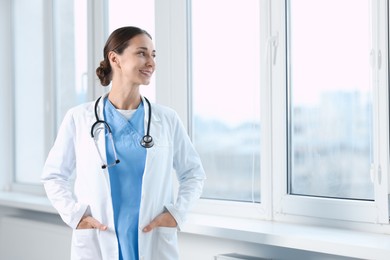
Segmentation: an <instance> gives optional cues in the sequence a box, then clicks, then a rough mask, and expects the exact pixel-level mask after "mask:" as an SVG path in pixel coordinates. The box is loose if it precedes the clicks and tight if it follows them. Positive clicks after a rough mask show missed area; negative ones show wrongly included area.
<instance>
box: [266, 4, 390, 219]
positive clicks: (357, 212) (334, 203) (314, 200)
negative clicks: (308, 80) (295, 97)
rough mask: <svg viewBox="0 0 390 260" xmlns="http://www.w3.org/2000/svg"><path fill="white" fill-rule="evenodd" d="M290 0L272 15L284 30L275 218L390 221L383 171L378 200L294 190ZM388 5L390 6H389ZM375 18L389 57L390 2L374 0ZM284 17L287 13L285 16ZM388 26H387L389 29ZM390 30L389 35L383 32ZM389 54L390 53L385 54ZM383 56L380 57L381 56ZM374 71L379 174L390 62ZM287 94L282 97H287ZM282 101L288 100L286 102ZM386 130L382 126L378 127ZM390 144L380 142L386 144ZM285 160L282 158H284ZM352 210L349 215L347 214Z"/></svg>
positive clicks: (276, 70) (384, 153)
mask: <svg viewBox="0 0 390 260" xmlns="http://www.w3.org/2000/svg"><path fill="white" fill-rule="evenodd" d="M287 2H288V0H286V1H275V2H272V4H273V5H275V8H272V11H273V13H272V15H273V16H274V17H275V19H272V27H273V30H274V33H278V32H279V33H278V35H279V36H280V39H279V45H280V46H279V48H278V55H279V56H278V57H277V62H276V64H275V65H274V66H273V71H272V72H273V75H272V78H273V83H275V84H273V86H272V90H273V95H272V96H273V100H272V104H273V105H272V106H273V111H274V112H275V113H274V114H273V129H274V131H273V133H275V135H274V136H273V137H272V138H273V147H274V148H273V151H274V158H280V160H278V161H276V160H274V161H273V170H274V174H273V175H274V177H275V179H274V186H273V197H274V201H273V203H274V204H273V206H274V218H275V219H276V220H289V219H291V217H294V218H296V217H297V216H302V217H314V218H319V219H328V220H341V221H357V222H368V223H384V224H388V223H389V212H388V196H387V194H388V184H387V183H388V176H387V174H382V182H381V183H380V182H378V181H377V180H378V178H376V181H375V182H374V184H375V185H374V186H375V188H374V189H375V200H374V201H357V200H348V199H331V198H318V197H309V196H300V195H290V194H288V188H287V187H288V177H287V172H288V168H287V167H288V163H287V160H288V155H287V151H288V150H287V149H288V140H287V134H288V132H287V127H288V123H289V122H288V115H287V109H288V103H287V95H288V82H287V70H288V64H287V44H286V40H287V39H286V35H287V31H286V28H287V26H288V24H287V8H288V7H287V5H288V4H287ZM384 7H386V8H384ZM373 12H376V14H377V15H376V16H375V13H374V14H373V17H377V19H376V20H375V21H374V22H373V25H372V26H373V29H374V31H373V34H374V37H375V39H374V42H375V44H376V45H375V46H376V48H375V50H374V52H375V53H378V50H382V57H388V54H387V48H386V44H385V42H386V40H387V37H388V35H387V34H388V33H387V32H388V29H387V19H388V18H387V1H384V0H383V1H382V0H381V1H373ZM280 17H283V18H282V19H280ZM383 27H385V28H383ZM383 31H385V32H386V33H385V35H382V34H380V33H379V32H383ZM385 55H386V56H385ZM375 60H377V59H375ZM373 71H374V72H375V74H376V79H375V84H374V92H375V93H374V96H375V97H374V106H375V107H376V109H374V110H375V111H374V118H375V119H374V121H375V122H374V125H375V127H374V131H373V132H374V140H375V141H374V151H375V152H374V157H375V159H374V164H375V169H376V171H375V174H378V167H381V168H382V169H381V171H382V173H388V164H389V163H388V162H389V161H388V158H389V150H388V144H389V136H388V131H389V127H388V123H389V119H388V118H389V113H388V90H387V88H385V87H380V86H381V84H382V85H383V86H387V82H388V79H387V77H388V75H387V63H386V62H382V64H381V69H378V66H373ZM281 97H282V98H281ZM281 100H282V102H281ZM281 103H283V104H282V105H281ZM378 129H380V131H378ZM381 143H382V144H383V143H384V144H387V145H380V144H381ZM280 161H281V162H282V163H280ZM344 212H347V213H348V214H344Z"/></svg>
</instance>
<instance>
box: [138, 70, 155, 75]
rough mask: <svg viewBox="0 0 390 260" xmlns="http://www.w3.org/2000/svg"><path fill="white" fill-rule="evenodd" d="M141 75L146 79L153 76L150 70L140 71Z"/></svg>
mask: <svg viewBox="0 0 390 260" xmlns="http://www.w3.org/2000/svg"><path fill="white" fill-rule="evenodd" d="M140 72H141V74H142V75H144V76H146V77H151V76H152V74H153V71H152V70H140Z"/></svg>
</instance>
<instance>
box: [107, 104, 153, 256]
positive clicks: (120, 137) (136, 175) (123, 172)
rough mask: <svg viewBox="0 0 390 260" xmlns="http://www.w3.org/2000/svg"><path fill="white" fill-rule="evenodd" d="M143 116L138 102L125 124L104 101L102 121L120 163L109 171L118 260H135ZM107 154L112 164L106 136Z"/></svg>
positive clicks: (144, 155)
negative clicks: (106, 124)
mask: <svg viewBox="0 0 390 260" xmlns="http://www.w3.org/2000/svg"><path fill="white" fill-rule="evenodd" d="M144 114H145V111H144V105H143V103H142V102H141V103H140V105H139V107H138V108H137V110H136V111H135V113H134V114H133V115H132V117H131V118H130V119H129V120H127V119H126V118H125V117H124V116H123V115H122V114H120V112H118V111H117V110H116V109H115V107H114V106H113V105H112V104H111V102H110V101H109V100H108V98H106V99H105V100H104V118H105V121H106V122H107V123H108V125H109V126H110V128H111V131H112V135H113V139H114V145H115V150H116V153H117V156H118V159H119V160H120V163H119V164H116V165H115V166H113V167H109V168H108V172H109V175H110V184H111V197H112V204H113V207H114V221H115V231H116V235H117V238H118V246H119V259H120V260H122V259H125V260H126V259H135V260H137V259H138V221H139V209H140V201H141V188H142V176H143V173H144V169H145V161H146V149H145V148H144V147H142V146H141V144H140V141H141V139H142V137H143V136H144ZM106 154H107V162H112V161H114V160H115V159H114V153H113V150H112V146H111V143H110V140H109V139H108V135H106Z"/></svg>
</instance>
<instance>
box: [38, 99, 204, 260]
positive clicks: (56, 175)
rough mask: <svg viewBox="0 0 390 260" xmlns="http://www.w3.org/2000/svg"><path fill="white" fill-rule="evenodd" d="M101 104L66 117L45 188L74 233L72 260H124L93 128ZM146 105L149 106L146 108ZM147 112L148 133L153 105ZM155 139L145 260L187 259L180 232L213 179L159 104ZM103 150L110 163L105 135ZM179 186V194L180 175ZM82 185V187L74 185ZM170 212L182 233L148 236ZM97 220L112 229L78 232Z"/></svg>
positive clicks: (144, 219) (149, 163)
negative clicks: (86, 220)
mask: <svg viewBox="0 0 390 260" xmlns="http://www.w3.org/2000/svg"><path fill="white" fill-rule="evenodd" d="M103 99H104V98H102V99H101V100H100V101H99V105H98V114H99V118H100V119H102V118H104V117H103ZM94 104H95V102H90V103H86V104H83V105H80V106H77V107H75V108H72V109H70V110H69V111H68V113H67V114H66V116H65V118H64V120H63V123H62V124H61V127H60V129H59V131H58V136H57V138H56V141H55V143H54V146H53V147H52V149H51V151H50V153H49V155H48V158H47V160H46V163H45V166H44V170H43V175H42V182H43V183H44V186H45V190H46V193H47V195H48V198H49V199H50V201H51V202H52V204H53V206H54V207H55V208H56V209H57V211H58V212H59V214H60V216H61V218H62V219H63V221H64V222H65V223H66V224H68V225H69V226H70V227H71V228H73V229H74V230H73V236H72V253H71V255H72V259H74V260H75V259H83V260H85V259H91V260H99V259H104V260H116V259H118V258H119V257H118V255H119V253H118V242H117V238H116V234H115V227H114V218H113V206H112V201H111V191H110V181H109V180H110V178H109V176H108V170H107V169H102V168H101V165H102V162H101V159H100V157H99V155H98V151H97V149H96V146H95V143H94V141H93V138H92V137H91V126H92V124H93V123H94V122H95V121H96V118H95V114H94ZM144 104H145V102H144ZM144 107H145V130H146V129H147V122H148V109H149V107H148V106H144ZM150 135H151V136H152V137H153V140H154V146H153V147H152V148H149V149H147V155H146V165H145V171H144V175H143V182H142V194H141V205H140V213H139V255H140V259H145V260H175V259H179V256H178V249H177V229H180V227H181V226H182V225H183V222H184V221H185V216H186V213H187V212H188V210H189V208H190V207H191V206H192V204H193V203H194V202H195V201H196V200H197V199H198V198H199V196H200V194H201V191H202V188H203V181H204V179H205V173H204V170H203V167H202V165H201V162H200V159H199V156H198V154H197V153H196V151H195V150H194V147H193V145H192V144H191V142H190V139H189V137H188V135H187V134H186V131H185V128H184V127H183V125H182V123H181V121H180V120H179V118H178V116H177V114H176V113H175V112H174V111H173V110H172V109H169V108H167V107H163V106H160V105H156V104H152V120H151V124H150ZM98 145H99V147H100V151H101V153H102V155H103V158H105V138H104V131H101V132H100V135H99V136H98ZM174 172H176V175H177V179H178V182H179V189H178V194H176V196H174V194H173V187H172V186H173V176H174V174H173V173H174ZM73 182H74V187H73V185H72V183H73ZM164 210H168V211H169V212H170V213H171V214H172V216H173V217H174V218H175V220H176V221H177V223H178V228H168V227H159V228H156V229H154V230H152V231H151V232H149V233H144V232H142V229H143V227H145V226H146V225H147V224H149V223H150V222H151V221H152V220H153V219H154V218H155V217H156V216H158V215H159V214H161V213H162V212H163V211H164ZM86 213H87V214H90V215H91V216H92V217H94V218H96V219H97V220H98V221H100V222H101V223H102V224H105V225H107V226H108V230H107V231H99V230H96V229H86V230H78V229H76V226H77V224H78V223H79V221H80V219H81V217H82V216H83V215H84V214H86Z"/></svg>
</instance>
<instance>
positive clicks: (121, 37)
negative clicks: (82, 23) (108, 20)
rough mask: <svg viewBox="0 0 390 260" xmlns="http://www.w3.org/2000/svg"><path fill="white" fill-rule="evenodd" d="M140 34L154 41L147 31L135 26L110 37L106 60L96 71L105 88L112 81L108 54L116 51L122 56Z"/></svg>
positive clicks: (120, 30)
mask: <svg viewBox="0 0 390 260" xmlns="http://www.w3.org/2000/svg"><path fill="white" fill-rule="evenodd" d="M140 34H145V35H147V36H148V37H149V38H150V39H152V37H151V36H150V34H149V33H148V32H147V31H145V30H142V29H140V28H138V27H134V26H126V27H121V28H118V29H116V30H115V31H113V32H112V33H111V35H110V36H109V37H108V39H107V42H106V45H105V46H104V49H103V57H104V60H102V61H101V62H100V66H99V67H97V69H96V75H97V76H98V77H99V79H100V83H101V84H102V85H103V86H108V85H109V84H110V82H111V80H112V68H111V65H110V61H109V60H108V53H109V52H110V51H114V52H116V53H118V54H122V52H123V51H124V50H125V49H126V48H127V46H129V42H130V40H131V39H132V38H133V37H135V36H137V35H140Z"/></svg>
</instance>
